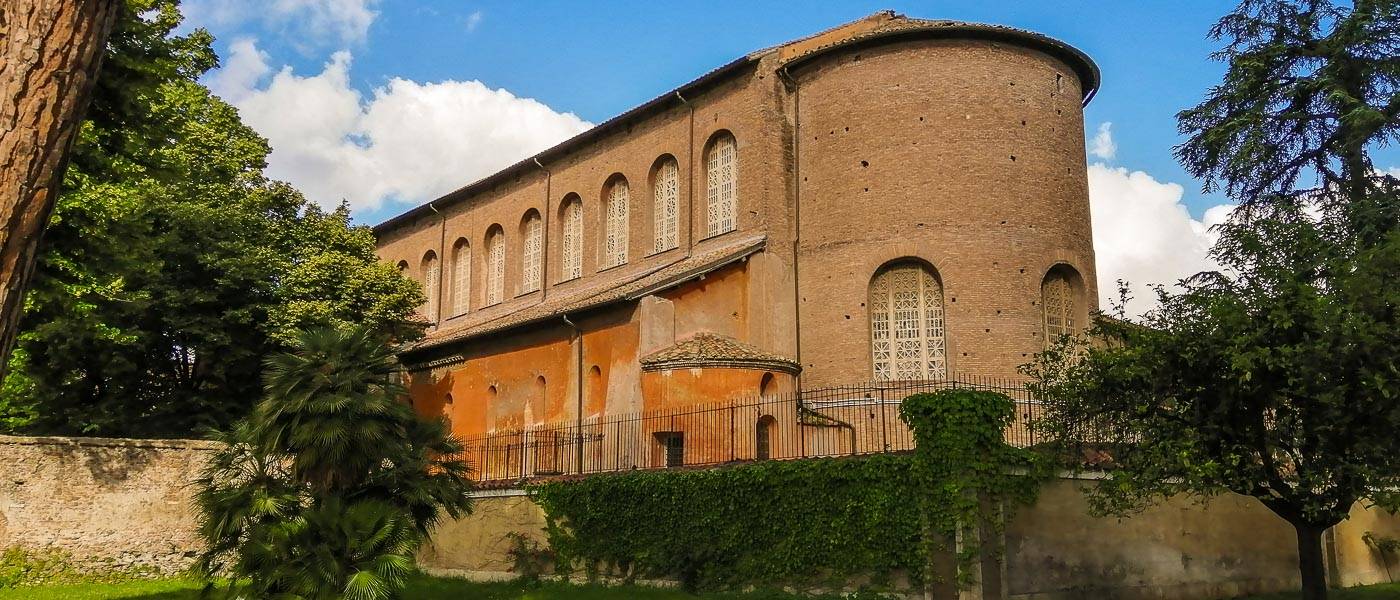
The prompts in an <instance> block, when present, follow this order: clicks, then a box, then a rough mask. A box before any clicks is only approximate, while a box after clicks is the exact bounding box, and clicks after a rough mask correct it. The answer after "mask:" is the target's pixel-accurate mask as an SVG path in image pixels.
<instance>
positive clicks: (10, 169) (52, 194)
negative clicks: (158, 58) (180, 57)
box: [0, 0, 122, 378]
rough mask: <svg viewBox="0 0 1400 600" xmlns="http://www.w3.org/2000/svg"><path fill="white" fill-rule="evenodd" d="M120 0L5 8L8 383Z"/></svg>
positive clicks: (10, 2)
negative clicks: (44, 243) (29, 293)
mask: <svg viewBox="0 0 1400 600" xmlns="http://www.w3.org/2000/svg"><path fill="white" fill-rule="evenodd" d="M121 5H122V3H121V2H120V0H42V1H37V2H36V1H28V2H25V1H16V0H5V1H4V2H3V3H0V21H3V22H4V24H5V28H6V31H5V35H3V36H0V102H3V104H0V232H3V235H0V378H3V377H4V375H5V366H6V365H8V364H9V358H10V352H11V350H12V349H13V348H14V342H15V337H16V334H17V332H18V327H19V317H20V314H21V312H22V311H23V306H24V305H23V299H24V290H25V288H26V287H27V286H28V283H29V278H30V277H31V275H32V273H33V269H34V262H35V260H36V258H37V256H38V252H37V248H38V245H39V240H40V238H41V236H42V234H43V231H44V226H45V225H46V224H47V223H48V220H49V214H50V213H52V212H53V207H54V202H55V201H56V200H57V199H58V191H57V189H58V184H59V181H60V179H61V177H62V174H63V170H64V166H65V164H66V162H67V160H68V151H69V148H70V147H71V145H72V142H73V139H74V137H75V136H76V134H77V132H78V127H79V123H80V121H81V120H82V115H83V111H84V110H85V109H86V108H87V105H88V98H89V95H90V93H91V91H92V87H93V82H94V79H95V77H96V75H97V72H98V69H99V67H100V65H101V63H102V55H103V48H104V47H105V45H106V42H107V36H108V33H109V32H110V31H111V29H112V25H113V24H114V23H115V22H116V19H117V14H118V11H119V10H120V9H121Z"/></svg>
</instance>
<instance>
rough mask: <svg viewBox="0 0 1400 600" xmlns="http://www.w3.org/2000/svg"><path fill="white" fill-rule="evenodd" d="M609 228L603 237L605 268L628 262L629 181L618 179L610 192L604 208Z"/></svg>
mask: <svg viewBox="0 0 1400 600" xmlns="http://www.w3.org/2000/svg"><path fill="white" fill-rule="evenodd" d="M604 210H605V212H606V218H607V219H606V221H607V226H606V228H605V229H604V231H605V235H604V236H603V268H605V269H606V268H608V267H615V266H617V265H620V264H623V263H625V262H627V180H626V179H618V180H617V181H616V182H614V183H613V185H612V188H611V189H609V191H608V200H607V203H606V206H605V207H604Z"/></svg>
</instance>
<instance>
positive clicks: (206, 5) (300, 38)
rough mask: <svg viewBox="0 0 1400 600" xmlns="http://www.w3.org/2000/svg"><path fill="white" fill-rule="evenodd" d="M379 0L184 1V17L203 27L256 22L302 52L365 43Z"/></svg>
mask: <svg viewBox="0 0 1400 600" xmlns="http://www.w3.org/2000/svg"><path fill="white" fill-rule="evenodd" d="M378 3H379V0H236V1H230V0H186V1H185V2H184V3H183V4H182V5H181V7H180V10H181V12H182V13H183V14H184V15H185V18H186V19H187V20H188V21H189V22H191V23H198V24H200V25H202V26H216V27H222V26H231V25H239V24H244V23H250V22H257V23H259V24H261V25H262V26H263V27H265V28H267V29H270V30H275V31H280V32H282V33H283V34H285V35H286V37H287V39H289V40H294V42H293V43H294V44H295V45H297V46H298V47H301V48H303V49H309V48H312V47H317V46H325V45H333V44H349V43H359V42H363V41H365V36H366V35H368V33H369V28H370V25H372V24H374V20H375V19H376V18H378V17H379V12H378V11H376V10H374V7H375V5H376V4H378Z"/></svg>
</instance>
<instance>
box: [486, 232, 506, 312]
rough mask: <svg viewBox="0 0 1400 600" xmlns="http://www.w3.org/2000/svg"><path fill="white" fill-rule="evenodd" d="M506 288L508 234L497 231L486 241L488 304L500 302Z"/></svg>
mask: <svg viewBox="0 0 1400 600" xmlns="http://www.w3.org/2000/svg"><path fill="white" fill-rule="evenodd" d="M505 289H506V236H505V235H503V234H502V233H501V232H499V231H497V232H496V233H494V234H492V235H491V238H490V239H489V240H487V242H486V304H488V305H491V304H500V303H501V301H502V300H503V299H504V298H505Z"/></svg>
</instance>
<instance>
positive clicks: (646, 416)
mask: <svg viewBox="0 0 1400 600" xmlns="http://www.w3.org/2000/svg"><path fill="white" fill-rule="evenodd" d="M951 388H967V389H977V390H988V391H995V392H1000V393H1003V394H1006V395H1007V396H1009V397H1010V398H1011V399H1012V401H1013V402H1014V403H1015V406H1016V414H1015V419H1014V421H1013V422H1012V424H1011V426H1010V427H1008V428H1007V430H1006V441H1007V443H1009V444H1012V445H1015V446H1021V447H1026V446H1031V445H1034V444H1037V443H1039V442H1041V441H1044V440H1040V439H1037V435H1036V433H1035V432H1034V431H1033V430H1032V429H1031V428H1030V427H1029V426H1028V424H1029V422H1030V421H1031V420H1032V419H1033V418H1035V417H1036V416H1037V415H1038V414H1039V411H1040V410H1041V405H1040V404H1039V403H1038V402H1036V401H1035V400H1034V399H1033V398H1031V395H1030V394H1029V392H1028V391H1027V390H1026V388H1025V386H1024V384H1023V383H1021V382H1017V381H1012V380H999V379H990V378H977V377H968V378H959V379H957V380H941V381H888V382H870V383H863V384H858V385H845V386H837V387H826V388H819V389H808V390H802V391H800V392H791V393H785V394H776V395H768V396H759V397H751V398H743V399H738V400H734V401H730V402H722V403H713V404H700V405H690V406H686V407H683V408H674V409H660V410H649V411H645V412H639V413H628V414H607V415H602V416H596V417H588V418H584V419H582V420H581V421H570V422H556V423H548V424H541V425H535V426H530V427H525V428H521V429H514V430H509V431H495V432H491V433H486V434H480V435H473V436H467V437H465V438H463V439H462V442H463V445H464V458H465V459H466V460H467V461H468V462H469V464H470V465H471V466H472V469H473V472H474V474H475V476H476V479H478V480H479V481H482V482H504V481H517V480H522V479H533V478H539V477H550V476H559V475H575V474H590V473H604V472H617V471H632V470H638V469H660V468H668V467H681V466H703V465H718V464H726V463H733V462H741V461H752V460H781V459H795V458H816V457H832V456H849V455H862V454H879V453H885V452H903V451H908V450H912V449H913V448H914V437H913V433H912V432H911V431H910V430H909V427H908V426H906V425H905V424H904V422H903V421H901V420H900V418H899V404H900V402H901V401H902V400H904V398H906V397H908V396H910V395H913V394H918V393H925V392H934V391H939V390H945V389H951Z"/></svg>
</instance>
